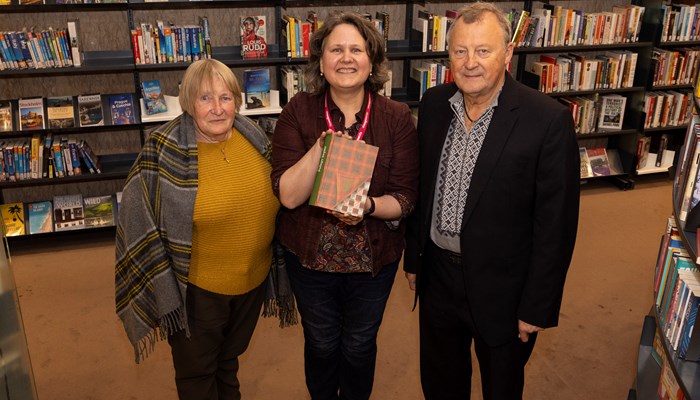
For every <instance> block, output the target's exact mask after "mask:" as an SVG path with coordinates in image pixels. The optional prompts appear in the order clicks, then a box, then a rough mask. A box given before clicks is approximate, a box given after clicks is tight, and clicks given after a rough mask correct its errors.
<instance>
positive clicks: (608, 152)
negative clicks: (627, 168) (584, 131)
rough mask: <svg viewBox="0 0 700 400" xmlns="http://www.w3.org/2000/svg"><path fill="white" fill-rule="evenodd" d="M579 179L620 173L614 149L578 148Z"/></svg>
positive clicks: (619, 165)
mask: <svg viewBox="0 0 700 400" xmlns="http://www.w3.org/2000/svg"><path fill="white" fill-rule="evenodd" d="M578 152H579V158H580V160H581V178H582V179H583V178H592V177H597V176H611V175H618V174H621V173H622V166H621V164H620V159H619V156H618V154H617V150H615V149H606V148H605V147H590V148H586V147H579V148H578Z"/></svg>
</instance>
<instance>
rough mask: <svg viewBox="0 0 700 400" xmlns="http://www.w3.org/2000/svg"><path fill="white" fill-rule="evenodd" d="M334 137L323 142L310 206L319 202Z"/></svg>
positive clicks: (327, 136)
mask: <svg viewBox="0 0 700 400" xmlns="http://www.w3.org/2000/svg"><path fill="white" fill-rule="evenodd" d="M334 137H335V135H326V137H325V138H324V140H323V150H321V159H320V160H319V162H318V170H317V171H316V179H315V180H314V186H313V189H311V196H310V197H309V205H312V206H313V205H315V204H316V202H317V201H318V190H319V188H320V187H321V180H322V179H323V174H324V172H325V167H326V160H327V159H328V152H329V151H330V148H331V144H332V143H333V138H334ZM314 146H315V144H314Z"/></svg>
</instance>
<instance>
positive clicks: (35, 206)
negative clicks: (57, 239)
mask: <svg viewBox="0 0 700 400" xmlns="http://www.w3.org/2000/svg"><path fill="white" fill-rule="evenodd" d="M27 219H28V220H29V232H28V233H29V234H35V233H45V232H53V206H52V205H51V202H50V201H37V202H34V203H29V204H27Z"/></svg>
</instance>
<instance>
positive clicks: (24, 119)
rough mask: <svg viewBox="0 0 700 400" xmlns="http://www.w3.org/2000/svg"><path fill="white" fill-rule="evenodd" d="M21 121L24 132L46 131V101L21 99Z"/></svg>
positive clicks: (38, 98)
mask: <svg viewBox="0 0 700 400" xmlns="http://www.w3.org/2000/svg"><path fill="white" fill-rule="evenodd" d="M19 121H20V123H19V128H20V130H22V131H31V130H37V129H44V99H42V98H41V97H35V98H31V99H19Z"/></svg>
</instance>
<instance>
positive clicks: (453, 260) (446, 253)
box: [430, 240, 462, 265]
mask: <svg viewBox="0 0 700 400" xmlns="http://www.w3.org/2000/svg"><path fill="white" fill-rule="evenodd" d="M430 245H432V246H433V250H434V251H435V253H436V254H437V255H438V257H440V259H441V260H443V261H445V262H448V263H450V264H454V265H462V254H460V253H455V252H454V251H450V250H445V249H443V248H440V246H438V245H436V244H435V243H433V241H432V240H430Z"/></svg>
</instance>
